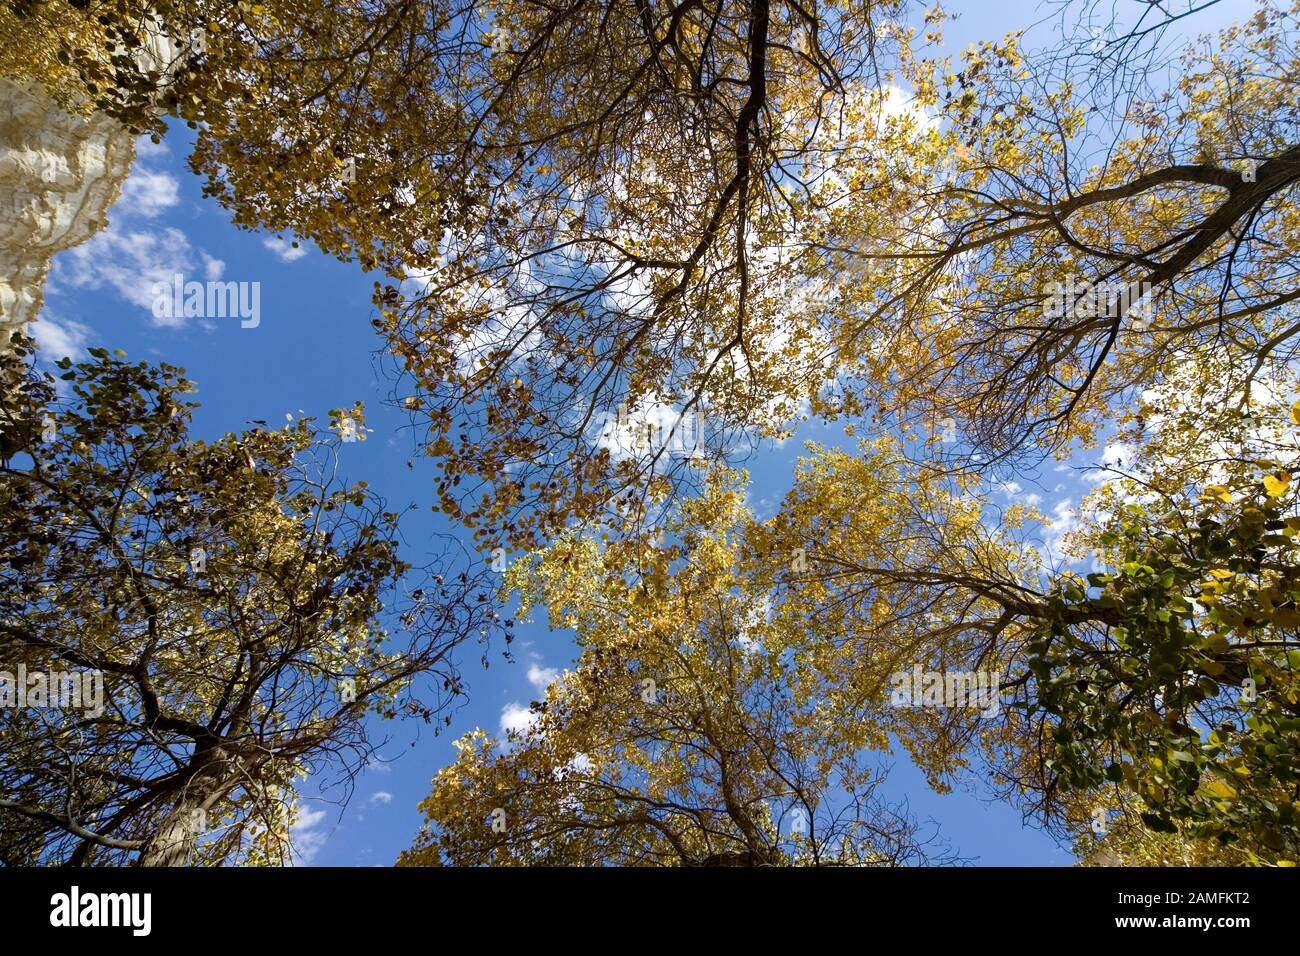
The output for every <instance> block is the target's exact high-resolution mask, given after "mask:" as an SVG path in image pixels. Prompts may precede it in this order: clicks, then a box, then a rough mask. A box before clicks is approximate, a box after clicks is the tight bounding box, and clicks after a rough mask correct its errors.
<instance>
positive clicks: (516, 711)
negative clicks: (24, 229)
mask: <svg viewBox="0 0 1300 956" xmlns="http://www.w3.org/2000/svg"><path fill="white" fill-rule="evenodd" d="M541 716H542V715H541V714H539V713H537V712H535V711H533V710H530V709H529V708H527V707H525V706H523V705H522V704H520V703H519V702H518V701H513V700H512V701H511V702H510V703H508V704H506V705H505V706H504V707H502V708H501V733H503V734H508V733H510V732H511V731H514V732H516V733H520V734H522V733H526V732H527V731H528V728H529V727H531V726H532V725H533V724H535V723H537V721H538V720H540V719H541Z"/></svg>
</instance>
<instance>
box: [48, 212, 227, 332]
mask: <svg viewBox="0 0 1300 956" xmlns="http://www.w3.org/2000/svg"><path fill="white" fill-rule="evenodd" d="M214 263H217V264H220V262H219V260H216V259H213V258H212V257H211V256H208V255H207V254H206V253H204V252H202V251H201V250H197V249H195V248H194V247H193V246H192V245H190V241H189V240H188V239H187V238H185V234H184V233H183V232H181V231H180V230H179V229H176V228H174V227H171V226H168V227H165V228H163V229H158V230H150V231H147V232H144V231H142V232H136V231H133V230H130V229H125V228H122V227H120V226H118V225H116V224H113V225H110V226H109V227H108V228H107V229H105V230H104V231H103V232H100V233H98V234H96V235H94V236H92V237H91V238H90V240H89V241H87V242H84V243H82V244H81V245H79V246H76V247H74V248H72V249H69V250H67V251H66V252H64V253H63V254H62V255H61V256H60V257H59V259H58V260H57V262H56V270H57V272H58V276H59V279H60V284H63V283H66V284H68V285H70V286H72V287H73V288H77V289H109V290H112V291H113V292H115V293H117V295H118V297H119V298H121V299H124V300H125V301H127V302H129V303H131V304H132V305H134V306H138V307H140V308H142V309H145V310H148V311H149V314H150V316H151V317H152V318H153V322H154V324H155V325H162V326H171V327H177V326H182V325H184V324H185V317H184V316H183V315H181V316H170V315H165V316H163V317H161V318H159V317H156V316H153V300H154V286H155V284H157V283H162V284H163V285H166V286H167V287H168V288H170V287H171V285H172V282H173V277H174V276H175V275H176V274H177V273H180V274H181V275H182V276H190V275H193V274H194V273H195V272H196V271H197V270H198V269H199V268H200V264H201V266H202V269H203V271H204V274H206V275H209V276H210V275H211V274H212V271H213V264H214Z"/></svg>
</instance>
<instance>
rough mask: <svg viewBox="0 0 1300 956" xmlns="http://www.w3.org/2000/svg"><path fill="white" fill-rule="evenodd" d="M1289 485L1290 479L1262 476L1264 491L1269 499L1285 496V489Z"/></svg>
mask: <svg viewBox="0 0 1300 956" xmlns="http://www.w3.org/2000/svg"><path fill="white" fill-rule="evenodd" d="M1290 485H1291V478H1290V477H1289V476H1288V477H1286V478H1278V477H1277V476H1276V475H1265V476H1264V490H1265V491H1266V492H1268V495H1269V497H1270V498H1280V497H1282V496H1283V495H1284V494H1286V490H1287V488H1288V487H1289V486H1290Z"/></svg>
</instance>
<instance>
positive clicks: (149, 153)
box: [135, 134, 171, 159]
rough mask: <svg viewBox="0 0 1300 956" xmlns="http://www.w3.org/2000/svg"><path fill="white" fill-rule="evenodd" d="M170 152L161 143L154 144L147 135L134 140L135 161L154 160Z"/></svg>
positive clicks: (165, 145)
mask: <svg viewBox="0 0 1300 956" xmlns="http://www.w3.org/2000/svg"><path fill="white" fill-rule="evenodd" d="M170 152H171V150H169V149H168V148H167V144H166V143H163V142H157V143H155V142H154V141H153V140H151V139H150V138H149V136H148V134H145V135H143V136H137V137H136V138H135V156H136V159H154V158H156V157H158V156H166V155H167V154H168V153H170Z"/></svg>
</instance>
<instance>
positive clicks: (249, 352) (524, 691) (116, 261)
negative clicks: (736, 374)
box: [33, 3, 1247, 865]
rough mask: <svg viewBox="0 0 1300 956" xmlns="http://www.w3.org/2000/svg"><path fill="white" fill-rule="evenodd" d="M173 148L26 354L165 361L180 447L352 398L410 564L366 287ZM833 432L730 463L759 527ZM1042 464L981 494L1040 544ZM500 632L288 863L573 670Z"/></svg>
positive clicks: (962, 802)
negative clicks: (241, 207)
mask: <svg viewBox="0 0 1300 956" xmlns="http://www.w3.org/2000/svg"><path fill="white" fill-rule="evenodd" d="M953 6H955V7H959V6H960V5H957V4H954V5H953ZM966 6H968V7H971V8H974V9H976V10H977V11H978V12H977V13H967V14H966V15H965V17H964V18H963V20H962V21H960V22H959V24H958V25H957V26H956V27H955V28H952V27H950V28H949V29H948V31H947V33H948V42H947V44H946V45H947V48H948V49H949V50H952V51H956V50H959V49H961V48H962V47H964V46H965V45H966V44H967V43H969V42H970V41H972V40H974V39H991V38H996V37H1000V36H1002V35H1003V34H1005V33H1006V32H1007V31H1009V30H1012V29H1016V28H1018V27H1021V26H1027V25H1028V24H1029V23H1030V22H1032V21H1034V20H1038V19H1040V17H1041V16H1043V15H1044V9H1045V8H1038V7H1028V8H1026V7H1021V8H1016V7H1014V6H1013V5H1008V4H992V3H979V4H970V5H966ZM1224 6H1225V7H1229V8H1235V9H1232V10H1224V11H1223V14H1228V13H1233V14H1235V15H1237V16H1240V15H1242V14H1243V13H1245V12H1247V9H1246V6H1245V5H1244V4H1225V5H1224ZM1222 19H1224V16H1223V15H1218V14H1216V15H1215V16H1213V17H1211V18H1204V17H1203V18H1201V19H1200V20H1198V21H1197V23H1196V27H1197V30H1198V32H1199V31H1201V30H1208V29H1211V28H1213V27H1215V26H1217V25H1218V22H1219V21H1221V20H1222ZM190 145H191V141H190V139H189V131H188V130H186V129H184V128H183V127H177V128H174V129H173V130H172V132H171V133H170V134H169V135H168V136H167V137H166V138H165V139H164V142H163V144H162V145H161V146H156V145H153V144H150V143H148V142H147V141H145V142H142V143H141V148H140V150H139V154H138V158H137V160H136V165H135V167H134V169H133V171H132V174H131V178H130V179H129V181H128V182H127V185H126V187H125V188H124V190H123V195H122V198H121V200H120V201H119V203H118V204H117V206H116V207H115V208H114V209H113V211H112V212H111V214H110V226H109V228H108V230H107V231H106V232H104V233H101V234H99V235H98V236H96V237H95V238H93V239H92V240H91V241H90V242H89V243H87V244H85V245H83V246H81V247H78V248H76V249H73V250H69V251H67V252H65V253H62V254H61V255H60V256H59V257H58V259H57V260H56V264H55V269H54V271H53V274H52V276H51V280H50V283H49V286H48V287H47V294H46V303H45V307H44V310H43V312H42V318H41V320H40V321H39V322H38V323H37V324H36V325H35V326H34V327H33V333H34V334H35V335H36V337H37V339H38V341H39V342H40V344H41V348H42V355H43V360H45V361H53V360H55V359H57V358H58V357H59V356H61V355H64V354H71V355H73V356H74V357H77V356H78V355H80V354H82V353H84V350H85V349H86V348H88V347H91V346H95V345H103V346H106V347H110V348H123V349H125V350H126V351H127V353H128V354H129V356H130V357H131V358H133V359H148V360H163V361H167V362H169V363H172V364H174V365H179V366H182V367H184V368H185V369H186V370H187V373H188V376H189V377H190V378H191V379H193V380H194V381H195V382H197V384H198V387H199V393H198V395H197V396H196V398H197V399H198V401H200V402H201V403H202V405H201V408H200V409H199V410H198V411H197V413H196V415H195V420H194V434H195V435H196V436H197V437H205V438H206V437H212V436H216V435H218V434H220V433H222V432H225V431H228V430H232V429H238V428H240V427H242V426H244V425H245V424H246V423H247V422H249V421H252V420H256V419H262V420H265V421H267V422H269V423H272V425H274V424H275V423H276V422H282V421H284V418H285V415H286V414H292V415H293V416H294V417H295V418H296V417H299V416H300V414H302V413H305V414H307V415H314V416H316V417H317V418H318V419H320V420H321V421H325V420H326V412H327V410H328V409H330V408H336V407H341V406H348V405H351V404H352V403H353V402H355V401H357V400H360V401H362V402H364V403H365V405H366V408H367V421H366V424H367V426H368V427H369V428H370V429H372V431H371V433H370V434H369V436H368V440H367V441H365V442H361V443H349V444H346V445H344V446H343V470H344V472H345V474H346V476H347V477H348V478H350V479H354V480H355V479H358V478H364V479H365V480H366V481H367V482H368V483H369V484H370V486H371V488H372V489H373V490H374V491H376V492H377V493H378V494H380V495H381V496H383V497H384V498H385V499H387V501H388V503H389V505H390V506H391V507H393V508H394V510H396V509H397V508H398V507H401V506H405V505H406V504H408V503H417V504H418V505H419V507H418V508H417V509H416V510H415V511H414V512H412V513H411V514H410V515H408V520H407V522H406V523H405V524H404V528H403V533H404V537H405V538H406V540H407V541H408V542H409V546H410V552H409V556H410V557H412V558H416V559H418V558H419V557H420V556H421V554H422V550H421V544H420V543H421V542H422V541H427V540H428V539H429V536H430V534H432V533H435V532H438V531H441V530H445V525H444V524H443V523H441V521H440V519H439V518H438V516H436V515H434V514H433V513H431V511H430V507H429V505H430V503H431V502H432V501H433V497H434V496H433V493H432V492H433V485H434V469H433V466H432V464H431V463H430V462H429V460H428V459H427V458H425V457H423V456H422V455H419V454H417V448H416V445H415V440H414V436H413V434H412V433H411V432H410V431H409V429H408V428H407V427H406V425H407V419H406V416H405V415H404V414H402V413H401V412H400V411H398V410H396V409H394V408H392V407H391V406H390V405H389V404H388V400H389V399H391V398H392V397H393V390H394V388H395V386H396V385H397V384H398V383H396V382H395V381H394V380H393V378H392V377H391V376H390V374H389V373H388V371H387V370H386V369H387V365H386V363H385V361H384V356H383V353H382V351H381V342H380V339H379V338H378V337H377V335H376V334H375V332H374V330H373V328H372V327H371V325H370V319H371V318H372V317H373V308H372V305H371V301H370V294H371V288H372V284H373V282H374V279H375V277H374V276H370V275H366V274H364V273H363V272H362V271H361V270H360V268H359V267H357V266H355V265H351V264H344V263H340V262H338V261H336V260H334V259H331V258H327V257H325V256H323V255H321V254H320V253H319V252H318V251H317V250H316V249H315V248H314V247H312V246H311V245H310V244H307V243H304V244H303V245H302V246H301V247H300V248H293V247H292V246H291V245H290V243H289V242H288V241H287V238H286V239H280V238H277V237H274V236H269V235H266V234H260V233H251V232H247V231H242V230H239V229H236V228H235V227H233V226H232V225H230V223H229V221H228V218H227V216H226V214H225V213H224V212H223V210H222V209H221V208H220V207H219V206H218V205H217V204H216V203H215V202H214V201H212V200H208V199H205V198H204V197H203V196H202V193H201V189H200V182H199V180H198V179H197V178H195V177H194V176H193V175H192V174H190V173H189V172H188V170H187V169H186V167H185V157H186V156H187V154H188V151H189V147H190ZM177 272H179V273H183V274H184V275H185V276H186V278H187V279H190V278H193V279H200V280H202V279H218V278H219V279H222V280H224V281H244V282H258V283H260V289H261V302H260V323H259V324H258V325H257V327H256V328H243V327H241V325H240V322H239V320H238V319H237V318H226V319H213V320H206V319H204V320H200V319H176V320H173V319H169V318H166V317H164V318H163V319H157V318H155V316H154V315H153V314H152V312H151V310H150V305H151V287H152V285H153V282H154V281H156V280H162V281H166V282H170V281H171V276H172V275H173V274H174V273H177ZM833 436H834V433H831V432H829V431H828V430H827V429H826V428H825V427H824V426H812V427H809V428H807V429H805V430H802V431H801V432H800V433H799V434H798V435H797V436H796V439H795V440H793V441H791V442H789V443H787V444H786V445H785V446H784V447H783V448H781V449H776V450H772V451H770V452H768V453H764V454H761V455H758V456H755V457H754V458H753V459H751V460H750V461H749V462H748V463H747V467H749V469H750V471H751V474H752V475H753V477H754V488H753V492H752V495H753V504H754V506H755V508H756V510H757V511H758V512H759V513H760V515H766V514H768V513H770V509H771V507H772V505H773V503H774V502H776V501H779V498H780V495H781V494H782V493H783V491H784V490H785V488H786V487H787V486H788V483H789V480H790V474H791V465H792V463H793V460H794V457H795V456H796V455H797V453H798V449H799V447H800V446H801V443H802V440H804V439H806V438H813V437H815V438H819V439H821V440H823V441H826V440H829V439H831V438H833ZM1103 454H1104V452H1103V451H1100V450H1099V451H1097V452H1093V453H1091V454H1090V455H1085V456H1081V457H1080V459H1079V461H1078V462H1074V463H1071V464H1072V465H1087V464H1092V463H1095V462H1097V461H1098V460H1100V458H1101V457H1102V455H1103ZM408 461H409V462H411V464H412V467H409V468H408V466H407V462H408ZM1058 467H1060V469H1061V470H1053V466H1052V465H1051V464H1050V463H1049V464H1048V465H1047V466H1045V467H1044V468H1043V469H1042V470H1041V471H1040V473H1038V474H1037V475H1024V476H1017V479H1016V481H1015V482H1014V483H1011V484H1009V485H1007V486H1005V487H1000V488H998V489H996V490H995V498H996V499H997V500H1004V501H1006V502H1008V503H1010V502H1012V501H1025V500H1026V499H1028V500H1029V501H1030V502H1031V503H1035V504H1037V505H1038V507H1039V508H1041V509H1042V510H1043V511H1044V512H1045V513H1047V514H1048V515H1053V516H1055V517H1056V518H1058V519H1060V520H1058V521H1057V522H1056V524H1055V526H1054V527H1053V528H1051V529H1050V530H1047V529H1045V530H1044V532H1043V536H1044V538H1045V540H1047V541H1048V542H1051V541H1053V540H1055V539H1057V538H1059V535H1060V534H1061V533H1062V532H1063V531H1064V530H1066V529H1068V527H1069V525H1070V522H1071V521H1072V519H1073V514H1074V509H1075V507H1076V504H1077V502H1078V500H1079V498H1080V496H1081V495H1082V494H1083V493H1084V492H1085V491H1086V490H1087V489H1088V488H1089V487H1091V485H1090V482H1089V481H1088V479H1087V477H1086V476H1085V475H1084V474H1083V473H1081V472H1080V471H1078V470H1077V469H1076V468H1073V467H1070V468H1067V467H1064V466H1058ZM431 547H434V546H431ZM517 634H518V636H517V639H516V641H515V645H514V650H515V655H514V656H515V662H514V663H507V662H505V661H503V660H502V659H501V657H500V655H499V653H498V651H499V650H500V648H494V650H493V653H492V655H491V667H490V669H488V670H482V669H480V667H479V665H478V662H477V657H478V654H477V652H476V651H474V650H473V649H471V650H470V651H468V652H467V653H466V655H465V656H466V660H465V661H464V662H463V666H464V670H465V673H466V676H467V678H468V681H469V687H470V699H469V703H468V704H467V705H465V706H464V707H463V708H462V709H460V710H459V711H457V712H456V713H455V715H454V719H453V724H452V726H451V727H450V728H448V729H447V730H446V731H444V733H443V735H442V736H440V737H437V738H435V737H433V736H432V734H431V733H430V732H428V728H424V727H423V726H421V728H419V729H420V730H421V731H423V733H421V734H420V735H419V736H417V730H416V728H415V727H413V726H408V725H400V726H394V725H393V724H385V725H384V727H383V728H382V731H383V732H387V733H391V734H392V735H393V736H392V739H391V741H390V742H389V743H388V744H387V745H385V746H384V747H383V748H382V753H383V755H384V756H385V757H387V758H389V760H390V761H391V762H389V763H387V764H384V765H381V766H376V767H374V768H372V769H370V770H367V771H366V772H365V773H364V774H363V775H362V777H361V778H360V780H359V782H358V786H357V789H356V791H355V792H354V793H353V794H352V797H351V801H350V803H349V804H348V806H347V808H346V810H343V811H340V809H339V808H338V807H337V806H336V805H334V804H332V803H327V802H322V801H317V800H314V799H311V796H312V789H313V786H312V785H309V786H308V787H307V789H306V790H305V791H304V796H305V797H307V798H308V799H307V802H306V805H305V809H306V813H305V816H304V821H303V825H302V826H301V827H300V828H299V832H298V835H297V838H298V845H299V849H300V850H301V852H302V854H303V860H304V862H308V863H314V864H323V865H388V864H391V863H392V862H393V861H394V859H395V858H396V856H397V854H398V853H399V852H400V851H401V850H402V849H403V848H405V847H406V846H408V845H409V844H410V842H411V839H412V837H413V835H414V834H415V832H416V830H417V829H418V827H419V825H420V815H419V813H418V811H417V809H416V804H417V803H418V802H419V800H420V799H422V798H423V797H424V796H425V795H426V794H427V793H428V791H429V781H430V778H431V776H432V775H433V774H434V772H435V771H436V770H437V769H438V768H439V767H441V766H444V765H445V764H446V763H448V762H449V761H450V759H451V742H452V741H453V740H454V739H455V738H456V737H458V736H460V735H461V734H462V733H464V732H467V731H469V730H471V729H473V728H474V727H476V726H481V727H483V728H485V729H487V730H489V731H491V732H499V731H500V730H501V728H502V726H503V724H508V723H510V722H512V721H514V722H517V721H519V720H520V719H521V714H522V712H523V711H524V709H526V708H527V705H528V702H529V700H531V699H534V698H537V697H539V696H540V695H541V694H542V693H543V692H544V688H545V686H546V684H547V683H548V682H549V681H550V680H551V679H553V678H554V676H555V675H556V674H557V673H558V672H559V671H560V670H562V669H563V668H564V667H565V666H566V665H568V664H570V663H571V661H572V659H573V656H574V649H573V645H572V643H571V641H570V640H569V638H568V636H567V635H566V634H564V633H559V632H548V631H547V630H546V629H545V628H544V627H541V626H538V625H523V626H521V627H519V628H517ZM894 763H895V765H894V770H893V773H892V774H891V776H890V778H889V783H888V785H887V790H888V793H889V794H890V795H891V797H893V798H894V799H899V798H903V797H905V798H906V799H907V801H908V802H909V804H910V806H911V809H912V811H913V812H914V813H915V814H916V815H918V816H919V817H921V818H922V819H925V818H933V819H934V820H935V821H937V822H938V823H939V824H940V825H941V826H942V832H943V835H944V836H945V837H946V838H947V839H948V840H949V841H951V843H952V845H953V846H954V847H955V848H956V849H958V850H960V851H961V853H962V855H964V856H966V857H972V858H975V861H976V862H977V863H980V864H1002V865H1022V864H1033V865H1065V864H1068V863H1070V862H1073V858H1072V856H1071V855H1070V854H1069V853H1068V851H1067V850H1065V849H1063V848H1061V847H1059V846H1057V845H1056V844H1055V843H1054V842H1053V841H1052V840H1051V839H1049V838H1048V837H1046V836H1045V835H1043V834H1042V833H1040V832H1038V831H1036V830H1035V829H1032V828H1027V827H1025V826H1024V825H1023V824H1022V821H1021V818H1020V814H1019V813H1018V812H1017V811H1015V810H1013V809H1011V808H1010V807H1007V806H1005V805H1002V804H999V803H995V802H992V801H989V800H987V799H982V798H981V797H980V795H979V794H977V793H962V792H958V793H953V794H948V795H942V796H941V795H937V794H934V793H933V792H932V791H930V790H929V788H928V787H927V786H926V784H925V781H924V780H923V779H922V777H921V775H920V773H919V772H918V771H917V770H916V769H915V768H914V767H913V766H911V764H910V763H909V762H908V760H907V757H906V755H905V754H904V753H903V752H899V753H898V754H897V755H896V757H895V761H894ZM326 782H327V780H324V781H314V782H313V784H314V785H316V786H319V785H323V784H324V783H326ZM338 796H340V795H339V794H337V793H335V794H334V797H335V798H337V797H338Z"/></svg>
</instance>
